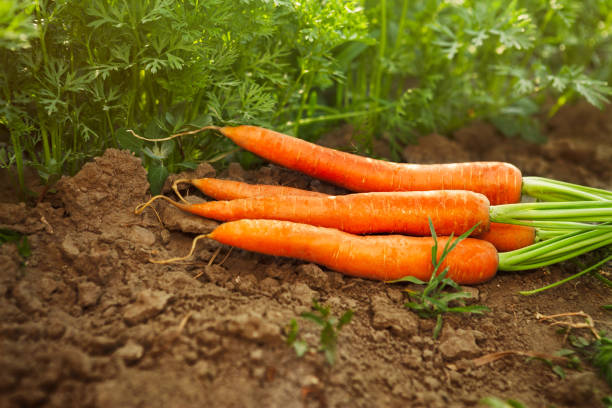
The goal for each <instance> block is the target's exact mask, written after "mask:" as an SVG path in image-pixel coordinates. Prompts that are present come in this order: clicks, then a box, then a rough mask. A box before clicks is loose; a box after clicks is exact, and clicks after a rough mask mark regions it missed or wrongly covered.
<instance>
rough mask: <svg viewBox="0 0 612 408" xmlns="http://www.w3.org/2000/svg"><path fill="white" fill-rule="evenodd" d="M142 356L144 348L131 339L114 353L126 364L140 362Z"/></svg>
mask: <svg viewBox="0 0 612 408" xmlns="http://www.w3.org/2000/svg"><path fill="white" fill-rule="evenodd" d="M143 354H144V348H143V347H142V346H141V345H140V344H138V343H136V342H135V341H133V340H131V339H130V340H128V342H127V343H126V344H125V345H124V346H123V347H121V348H120V349H118V350H117V351H115V355H117V356H118V357H120V358H122V359H123V360H124V361H125V362H126V363H128V364H132V363H135V362H136V361H138V360H140V359H141V358H142V355H143Z"/></svg>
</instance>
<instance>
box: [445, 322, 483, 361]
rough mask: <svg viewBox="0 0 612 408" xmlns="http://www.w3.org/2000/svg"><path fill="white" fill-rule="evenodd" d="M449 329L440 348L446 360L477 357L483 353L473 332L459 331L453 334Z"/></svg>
mask: <svg viewBox="0 0 612 408" xmlns="http://www.w3.org/2000/svg"><path fill="white" fill-rule="evenodd" d="M449 329H451V328H450V327H448V328H447V330H446V331H445V333H444V335H443V337H442V339H441V342H440V346H439V350H440V352H441V353H442V356H443V357H444V359H445V360H457V359H460V358H469V357H475V356H477V355H479V354H480V353H481V349H480V347H479V346H478V345H477V344H476V338H475V336H474V334H473V333H472V331H471V330H464V329H459V330H457V331H454V332H453V331H452V330H449Z"/></svg>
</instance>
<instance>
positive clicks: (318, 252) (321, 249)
mask: <svg viewBox="0 0 612 408" xmlns="http://www.w3.org/2000/svg"><path fill="white" fill-rule="evenodd" d="M207 237H209V238H212V239H214V240H215V241H218V242H220V243H223V244H227V245H232V246H235V247H238V248H242V249H246V250H248V251H254V252H259V253H263V254H268V255H275V256H286V257H291V258H297V259H301V260H304V261H309V262H315V263H318V264H320V265H324V266H326V267H328V268H330V269H333V270H336V271H338V272H342V273H345V274H347V275H351V276H356V277H361V278H368V279H375V280H383V281H389V280H395V279H400V278H402V277H404V276H415V277H417V278H419V279H421V280H428V279H429V278H430V276H431V273H432V271H433V266H432V262H431V260H432V259H431V257H432V253H431V250H432V247H433V245H434V241H433V238H431V237H408V236H403V235H370V236H359V235H353V234H349V233H346V232H343V231H339V230H336V229H332V228H324V227H315V226H312V225H306V224H298V223H294V222H289V221H278V220H246V219H245V220H239V221H232V222H227V223H224V224H221V225H220V226H218V227H217V228H216V229H215V230H213V231H212V232H211V233H210V234H208V235H207ZM448 239H449V238H448V237H438V257H439V256H440V255H441V253H442V250H443V248H444V246H445V245H446V242H447V240H448ZM447 266H448V267H449V272H448V275H447V276H448V277H450V278H452V279H453V280H454V281H455V282H457V283H460V284H477V283H481V282H485V281H487V280H489V279H491V278H492V277H493V276H495V273H496V270H497V266H498V258H497V251H496V250H495V247H493V245H491V244H490V243H488V242H486V241H482V240H478V239H473V238H466V239H464V240H463V241H461V242H459V243H458V244H457V246H456V247H455V248H454V249H453V250H452V251H450V253H449V254H448V256H447V257H446V259H445V260H444V263H443V264H442V268H441V269H440V270H444V268H445V267H447Z"/></svg>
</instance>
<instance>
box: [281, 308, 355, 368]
mask: <svg viewBox="0 0 612 408" xmlns="http://www.w3.org/2000/svg"><path fill="white" fill-rule="evenodd" d="M300 316H301V317H302V319H306V320H310V321H311V322H314V323H315V324H316V325H317V326H319V327H320V328H321V333H320V335H319V346H318V350H319V351H320V352H323V354H324V355H325V359H326V360H327V362H328V363H329V364H330V365H333V364H334V363H335V362H336V349H337V345H338V331H340V329H342V327H344V326H345V325H346V324H348V323H349V322H350V321H351V319H352V318H353V311H352V310H347V311H346V312H344V313H343V314H342V316H340V318H336V317H334V316H331V315H330V310H329V308H328V307H325V306H322V305H320V304H319V302H317V300H315V299H313V301H312V311H310V312H304V313H302V314H301V315H300ZM287 344H288V345H290V346H292V347H293V349H294V350H295V353H296V354H297V356H298V357H302V356H303V355H304V354H305V353H306V352H307V351H308V349H309V346H308V344H307V343H306V342H305V341H304V340H302V339H300V338H299V327H298V323H297V321H296V319H292V320H291V322H290V323H289V326H288V328H287Z"/></svg>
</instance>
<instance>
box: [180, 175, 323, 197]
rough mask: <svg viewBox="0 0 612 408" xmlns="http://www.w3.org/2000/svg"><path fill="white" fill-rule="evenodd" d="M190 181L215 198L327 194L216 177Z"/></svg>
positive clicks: (314, 195) (321, 195)
mask: <svg viewBox="0 0 612 408" xmlns="http://www.w3.org/2000/svg"><path fill="white" fill-rule="evenodd" d="M189 182H190V183H191V184H192V185H193V186H194V187H196V188H197V189H198V190H200V191H201V192H202V193H203V194H206V195H207V196H209V197H212V198H214V199H215V200H235V199H237V198H246V197H257V196H273V195H276V196H284V195H308V196H312V197H325V196H326V195H327V194H324V193H318V192H316V191H308V190H301V189H299V188H293V187H285V186H274V185H266V184H248V183H242V182H240V181H233V180H222V179H216V178H201V179H192V180H189Z"/></svg>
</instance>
